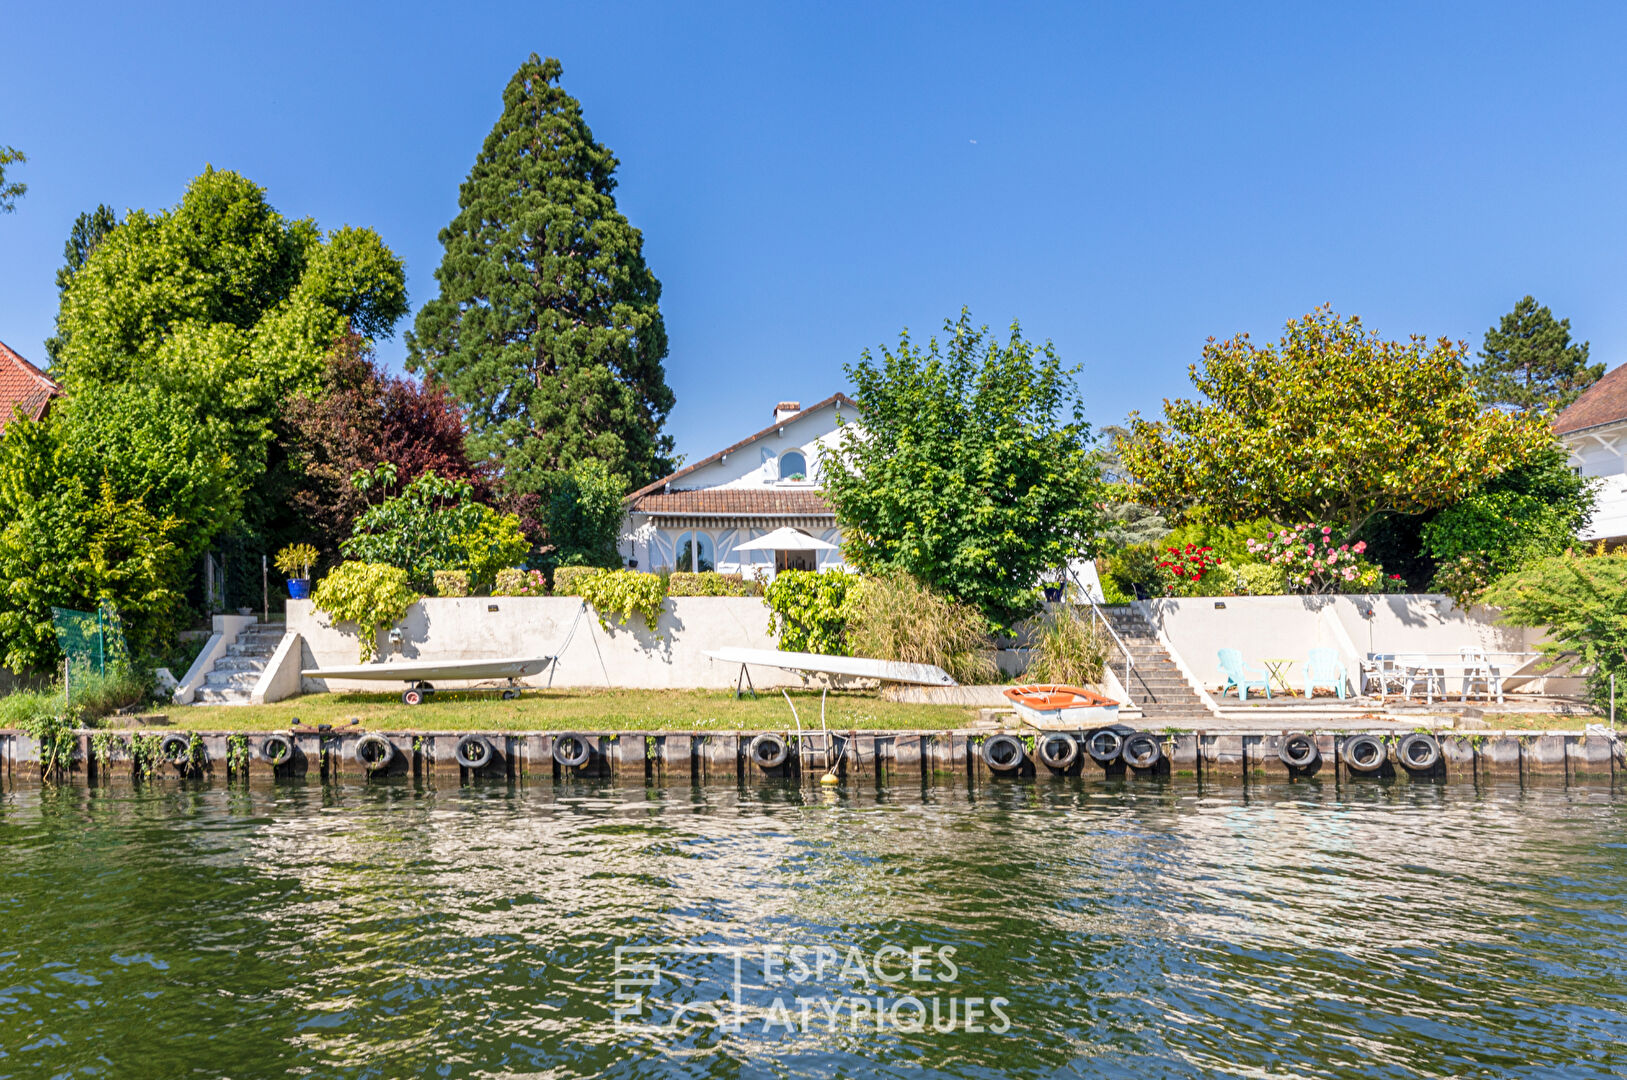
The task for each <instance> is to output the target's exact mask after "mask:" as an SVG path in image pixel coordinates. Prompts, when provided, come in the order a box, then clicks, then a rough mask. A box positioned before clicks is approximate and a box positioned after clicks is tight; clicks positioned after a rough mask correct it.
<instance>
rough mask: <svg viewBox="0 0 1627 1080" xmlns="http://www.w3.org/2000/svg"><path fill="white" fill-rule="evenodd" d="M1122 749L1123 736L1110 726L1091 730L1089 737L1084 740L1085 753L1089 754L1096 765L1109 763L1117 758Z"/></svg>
mask: <svg viewBox="0 0 1627 1080" xmlns="http://www.w3.org/2000/svg"><path fill="white" fill-rule="evenodd" d="M1123 749H1124V736H1123V735H1120V734H1119V733H1118V732H1116V731H1114V730H1113V729H1112V728H1102V729H1101V730H1100V731H1094V732H1091V735H1090V738H1088V739H1086V740H1085V753H1087V754H1089V755H1090V756H1091V757H1092V758H1093V759H1094V760H1095V761H1096V764H1098V765H1111V764H1113V762H1115V761H1117V760H1118V759H1119V754H1120V752H1121V751H1123Z"/></svg>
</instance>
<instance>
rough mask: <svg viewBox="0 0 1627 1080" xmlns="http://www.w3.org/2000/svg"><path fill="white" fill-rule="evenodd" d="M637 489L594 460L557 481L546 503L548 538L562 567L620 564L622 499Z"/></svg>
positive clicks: (585, 462) (578, 463) (581, 465)
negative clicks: (633, 488)
mask: <svg viewBox="0 0 1627 1080" xmlns="http://www.w3.org/2000/svg"><path fill="white" fill-rule="evenodd" d="M636 486H637V485H634V484H629V483H628V482H627V478H626V477H625V476H621V475H619V474H617V473H613V472H611V471H610V467H609V466H607V465H606V464H605V463H604V462H602V461H599V460H597V459H594V458H586V459H583V460H582V461H579V462H577V463H576V464H575V465H573V466H572V467H571V471H570V472H569V473H566V474H565V475H564V476H562V477H561V478H560V480H559V483H558V485H557V486H556V487H555V488H554V492H553V495H552V496H551V497H550V499H549V500H548V537H549V539H550V540H552V541H553V544H554V547H555V549H556V554H555V557H556V558H557V559H558V561H559V564H560V565H561V566H597V567H606V568H608V567H619V566H620V565H621V557H620V556H619V555H618V554H617V553H616V541H617V539H618V538H619V537H620V536H621V523H622V517H623V513H624V511H623V508H622V504H621V497H622V496H623V495H624V494H626V493H627V491H628V489H629V488H631V487H636Z"/></svg>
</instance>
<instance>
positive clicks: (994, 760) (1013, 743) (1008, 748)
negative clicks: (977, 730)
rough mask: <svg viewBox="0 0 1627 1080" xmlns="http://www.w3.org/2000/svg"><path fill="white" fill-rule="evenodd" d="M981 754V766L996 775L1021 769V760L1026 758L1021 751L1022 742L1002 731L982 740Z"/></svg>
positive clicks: (1024, 752) (1024, 753)
mask: <svg viewBox="0 0 1627 1080" xmlns="http://www.w3.org/2000/svg"><path fill="white" fill-rule="evenodd" d="M982 754H983V764H985V765H987V766H988V767H989V768H990V769H992V770H994V771H995V772H997V773H1007V772H1014V771H1016V770H1017V769H1020V768H1022V764H1023V759H1024V758H1026V757H1027V756H1028V754H1027V752H1026V751H1024V750H1023V744H1022V740H1021V739H1019V738H1017V737H1016V736H1015V735H1007V734H1006V733H1005V732H1003V731H1002V732H1000V733H999V734H997V735H990V736H989V737H988V738H986V739H984V740H983V750H982Z"/></svg>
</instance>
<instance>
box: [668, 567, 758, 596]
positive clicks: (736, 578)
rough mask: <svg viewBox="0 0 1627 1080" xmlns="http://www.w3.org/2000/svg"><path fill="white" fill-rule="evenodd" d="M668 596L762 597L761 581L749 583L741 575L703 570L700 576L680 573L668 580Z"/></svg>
mask: <svg viewBox="0 0 1627 1080" xmlns="http://www.w3.org/2000/svg"><path fill="white" fill-rule="evenodd" d="M667 595H668V596H761V595H763V586H762V583H761V582H759V581H747V580H746V579H745V578H744V577H742V576H741V575H739V574H720V573H718V572H717V571H716V570H703V571H702V572H700V573H698V574H691V573H685V572H681V571H680V572H678V573H675V574H673V575H672V576H671V577H669V578H667Z"/></svg>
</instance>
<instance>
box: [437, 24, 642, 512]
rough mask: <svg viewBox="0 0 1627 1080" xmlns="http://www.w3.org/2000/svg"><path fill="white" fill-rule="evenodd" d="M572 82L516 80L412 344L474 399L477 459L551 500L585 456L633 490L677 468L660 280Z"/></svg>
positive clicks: (545, 68)
mask: <svg viewBox="0 0 1627 1080" xmlns="http://www.w3.org/2000/svg"><path fill="white" fill-rule="evenodd" d="M560 74H561V68H560V65H559V62H558V61H557V60H552V59H549V60H546V61H544V60H539V59H538V58H537V57H536V55H534V54H533V55H532V56H531V58H530V59H529V60H527V61H526V62H525V63H524V64H522V65H521V66H520V69H519V70H518V71H517V72H515V74H514V77H513V78H512V79H510V80H509V84H508V87H507V89H506V90H505V91H504V93H503V115H502V116H501V117H500V118H499V119H498V121H497V124H496V126H495V127H493V128H492V131H491V134H490V135H488V136H487V137H486V142H485V145H484V146H483V147H482V148H481V151H480V154H479V156H478V157H477V158H476V159H475V164H474V168H473V169H472V170H470V173H469V177H468V179H467V180H465V181H464V182H463V186H462V188H461V189H460V191H459V195H458V206H459V211H458V215H457V216H456V217H455V218H453V219H452V222H451V224H449V225H448V226H447V227H446V228H445V229H443V230H442V231H441V244H442V246H443V247H444V248H445V251H446V254H445V256H444V257H443V258H442V260H441V265H440V269H438V270H436V271H435V278H436V280H437V281H438V282H439V283H440V295H439V296H437V297H436V298H435V299H434V300H431V301H430V302H429V303H427V304H425V305H424V307H423V309H422V310H421V311H420V312H419V313H418V317H417V321H416V323H415V324H414V328H413V331H412V333H410V334H409V335H408V337H407V349H408V364H409V366H410V367H411V368H412V369H413V370H415V371H416V370H424V371H428V372H429V373H431V375H432V376H433V378H434V379H435V380H436V381H439V382H442V383H444V384H445V385H446V386H448V387H450V388H451V390H452V392H453V393H454V394H456V395H457V396H458V397H459V398H461V399H462V400H463V401H464V402H465V403H466V404H468V406H469V424H470V429H471V432H470V444H471V448H472V450H473V452H474V456H476V457H477V458H479V457H486V456H494V457H496V458H497V459H498V460H499V461H500V463H501V471H502V476H503V479H504V482H505V483H506V484H507V485H508V487H509V490H511V491H515V492H527V493H534V494H542V495H546V494H549V493H550V492H551V491H552V488H553V485H554V483H555V482H556V481H557V480H559V479H561V478H562V477H563V476H564V474H565V473H567V472H568V471H569V470H570V467H571V466H572V465H573V464H575V463H576V462H578V461H581V460H583V459H587V458H592V459H596V460H599V461H602V462H604V463H605V464H606V465H607V466H608V467H609V468H610V470H611V471H612V472H615V473H620V474H622V475H624V476H626V477H628V478H629V479H630V480H631V482H632V484H633V485H635V486H637V485H641V484H645V483H648V482H649V481H651V480H654V479H656V478H657V477H660V476H664V475H666V474H667V473H668V472H670V471H672V468H673V459H672V456H671V453H672V440H671V438H670V437H669V436H666V435H663V434H662V432H661V429H662V426H663V425H664V423H665V421H666V417H667V414H668V413H669V412H670V411H671V410H672V405H673V396H672V391H671V390H670V389H668V387H667V384H666V374H665V372H664V370H663V368H662V360H663V359H664V358H665V357H666V355H667V331H666V326H665V324H664V323H663V322H662V319H661V310H660V308H659V306H658V303H657V302H658V301H659V299H660V296H661V285H660V282H658V281H657V280H656V279H655V275H654V274H652V273H651V272H650V269H649V267H648V266H646V265H645V263H644V250H643V249H644V240H643V236H642V235H641V234H640V233H639V231H638V230H637V229H635V228H633V227H632V225H630V224H629V223H628V221H627V219H626V218H625V217H623V216H622V214H621V213H620V211H618V210H617V209H616V200H615V198H614V196H613V195H612V192H613V191H614V190H615V186H616V181H615V170H616V164H617V162H616V159H615V157H614V156H613V155H612V154H611V153H610V151H609V150H607V149H606V148H605V147H603V146H601V145H599V143H597V142H595V141H594V139H593V133H592V132H591V131H590V130H589V129H588V126H587V123H586V122H585V121H584V120H583V118H582V108H581V105H580V104H579V103H578V102H577V100H576V99H575V98H573V97H571V96H570V95H569V94H567V93H565V91H564V90H562V89H560V87H559V85H558V83H559V78H560Z"/></svg>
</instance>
